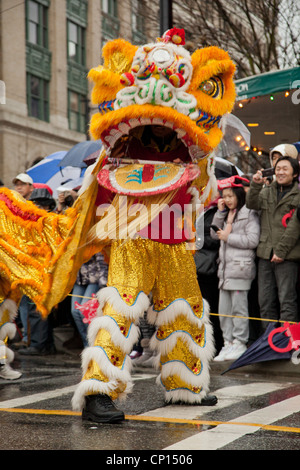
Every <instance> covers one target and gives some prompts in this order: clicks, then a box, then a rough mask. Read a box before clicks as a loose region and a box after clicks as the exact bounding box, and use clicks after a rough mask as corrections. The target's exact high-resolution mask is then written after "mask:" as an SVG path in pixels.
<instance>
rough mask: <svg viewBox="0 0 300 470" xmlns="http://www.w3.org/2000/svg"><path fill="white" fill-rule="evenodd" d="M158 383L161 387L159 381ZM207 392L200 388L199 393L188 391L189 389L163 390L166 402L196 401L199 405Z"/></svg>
mask: <svg viewBox="0 0 300 470" xmlns="http://www.w3.org/2000/svg"><path fill="white" fill-rule="evenodd" d="M160 385H161V386H162V387H163V385H162V384H161V382H160ZM163 389H164V390H165V388H164V387H163ZM207 393H208V390H202V391H201V392H200V393H199V394H196V393H193V392H190V391H189V390H182V389H180V390H170V391H169V392H167V391H165V400H166V402H169V403H172V402H175V404H176V402H178V401H182V402H185V403H191V404H194V405H197V403H198V404H199V405H200V403H201V400H202V398H204V397H205V396H206V395H207Z"/></svg>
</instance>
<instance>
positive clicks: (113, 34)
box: [102, 0, 120, 45]
mask: <svg viewBox="0 0 300 470" xmlns="http://www.w3.org/2000/svg"><path fill="white" fill-rule="evenodd" d="M119 29H120V21H119V18H118V5H117V1H116V0H102V45H103V44H104V43H105V42H106V41H109V40H111V39H116V38H117V37H118V36H119Z"/></svg>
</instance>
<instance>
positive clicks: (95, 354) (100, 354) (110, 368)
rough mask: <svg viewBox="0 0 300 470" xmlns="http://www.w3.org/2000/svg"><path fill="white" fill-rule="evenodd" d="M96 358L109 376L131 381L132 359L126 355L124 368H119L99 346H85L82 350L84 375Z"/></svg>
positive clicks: (102, 369)
mask: <svg viewBox="0 0 300 470" xmlns="http://www.w3.org/2000/svg"><path fill="white" fill-rule="evenodd" d="M92 360H94V361H95V362H97V364H98V365H99V368H100V370H101V371H102V372H103V373H104V374H105V375H106V376H107V377H108V378H109V379H112V380H114V379H117V380H120V381H121V382H129V381H130V380H131V376H130V370H131V366H132V363H131V359H130V358H129V357H128V356H126V357H125V361H124V366H123V369H119V368H118V367H115V366H114V365H113V364H112V363H111V362H110V360H109V359H108V357H107V355H106V354H105V352H104V350H103V349H102V348H100V347H98V346H91V347H88V348H85V349H84V350H83V352H82V365H81V367H82V371H83V375H84V374H85V373H86V371H87V369H88V366H89V363H90V362H91V361H92Z"/></svg>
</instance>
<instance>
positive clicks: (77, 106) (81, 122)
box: [69, 90, 87, 133]
mask: <svg viewBox="0 0 300 470" xmlns="http://www.w3.org/2000/svg"><path fill="white" fill-rule="evenodd" d="M86 104H87V97H86V96H85V95H82V94H80V93H76V92H74V91H72V90H69V127H70V129H71V130H72V131H77V132H82V133H86V131H87V116H86Z"/></svg>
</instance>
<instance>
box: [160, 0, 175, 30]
mask: <svg viewBox="0 0 300 470" xmlns="http://www.w3.org/2000/svg"><path fill="white" fill-rule="evenodd" d="M172 3H173V1H172V0H160V35H161V36H162V35H163V34H164V32H165V31H167V30H168V29H171V28H173V5H172Z"/></svg>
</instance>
